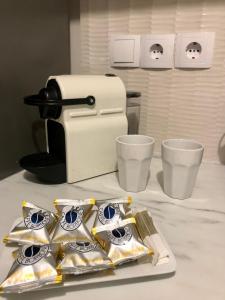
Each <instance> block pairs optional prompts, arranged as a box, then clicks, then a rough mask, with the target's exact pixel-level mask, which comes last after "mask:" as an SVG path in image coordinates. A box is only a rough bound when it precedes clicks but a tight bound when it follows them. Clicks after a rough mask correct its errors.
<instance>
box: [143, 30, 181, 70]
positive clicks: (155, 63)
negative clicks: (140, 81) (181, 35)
mask: <svg viewBox="0 0 225 300" xmlns="http://www.w3.org/2000/svg"><path fill="white" fill-rule="evenodd" d="M174 40H175V35H174V34H149V35H142V36H141V51H140V52H141V59H140V67H141V68H165V69H170V68H173V66H174Z"/></svg>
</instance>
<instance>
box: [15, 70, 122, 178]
mask: <svg viewBox="0 0 225 300" xmlns="http://www.w3.org/2000/svg"><path fill="white" fill-rule="evenodd" d="M24 102H25V104H28V105H34V106H37V107H38V108H39V113H40V117H41V118H42V119H45V127H46V140H47V151H46V152H42V153H35V154H31V155H28V156H25V157H23V158H22V159H21V160H20V165H21V166H22V167H23V168H24V169H26V170H27V171H29V172H31V173H33V174H36V175H37V177H38V178H39V179H40V180H41V181H44V182H50V183H62V182H68V183H72V182H77V181H80V180H83V179H87V178H91V177H94V176H98V175H102V174H105V173H109V172H113V171H115V170H116V147H115V138H116V137H117V136H119V135H123V134H127V130H128V128H127V127H128V125H127V118H126V90H125V87H124V84H123V82H122V81H121V79H120V78H119V77H117V76H115V75H113V74H106V75H103V76H99V75H90V76H88V75H61V76H51V77H49V78H48V80H47V83H46V86H45V88H43V89H41V90H40V91H39V93H38V94H37V95H31V96H28V97H25V98H24Z"/></svg>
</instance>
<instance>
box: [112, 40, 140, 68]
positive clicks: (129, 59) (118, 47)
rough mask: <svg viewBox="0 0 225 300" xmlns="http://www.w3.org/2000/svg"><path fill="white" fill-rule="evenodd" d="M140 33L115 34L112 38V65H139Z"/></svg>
mask: <svg viewBox="0 0 225 300" xmlns="http://www.w3.org/2000/svg"><path fill="white" fill-rule="evenodd" d="M139 56H140V35H114V36H111V38H110V64H111V66H112V67H139Z"/></svg>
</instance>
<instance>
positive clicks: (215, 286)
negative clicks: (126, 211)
mask: <svg viewBox="0 0 225 300" xmlns="http://www.w3.org/2000/svg"><path fill="white" fill-rule="evenodd" d="M151 173H152V174H151V179H150V182H149V184H148V187H147V190H146V191H144V192H141V193H138V194H133V197H134V199H135V200H136V201H138V202H139V203H141V204H143V205H144V206H147V207H149V209H150V211H151V212H152V215H153V218H154V219H155V220H156V221H157V223H158V224H159V226H160V229H161V231H162V233H163V235H164V236H165V238H166V240H167V242H168V243H169V245H170V247H171V249H172V251H173V252H174V254H175V256H176V260H177V272H176V274H175V276H173V277H169V278H164V279H160V280H149V279H145V280H144V281H143V280H139V281H138V282H137V281H130V282H126V283H125V284H122V285H119V284H118V283H117V284H115V283H114V284H110V283H107V285H106V284H98V285H94V286H93V285H91V286H88V287H87V286H85V287H82V288H77V287H76V288H69V289H65V288H60V289H53V290H48V291H40V292H36V293H32V294H31V293H28V294H26V295H25V294H23V295H16V296H12V295H9V296H2V297H1V299H10V300H11V299H12V300H14V299H18V300H20V299H24V300H26V299H30V298H32V300H36V299H40V300H41V299H54V300H58V299H60V300H61V299H67V300H72V299H85V300H89V299H90V300H93V299H98V300H103V299H104V300H105V299H107V300H111V299H122V298H126V299H127V298H129V300H133V299H137V298H139V299H143V300H144V299H151V300H157V299H160V300H163V299H168V300H170V299H171V300H174V299H182V300H186V299H188V300H190V299H191V300H195V299H201V298H204V300H224V299H225V284H224V282H225V166H222V165H217V164H212V163H204V164H202V166H201V169H200V172H199V176H198V180H197V184H196V187H195V190H194V193H193V197H192V198H190V199H187V200H174V199H171V198H169V197H167V196H166V195H165V194H164V193H163V192H162V189H161V186H160V184H159V182H161V161H160V160H159V159H153V161H152V164H151ZM121 195H126V192H124V191H123V190H122V189H121V188H120V187H119V185H118V182H117V178H116V174H115V173H112V174H108V175H105V176H100V177H97V178H94V179H91V180H86V181H83V182H79V183H77V184H73V185H69V184H62V185H43V184H40V183H38V182H37V181H36V180H35V179H34V178H33V177H32V176H28V174H27V173H25V172H20V173H18V174H15V175H13V176H11V177H8V178H6V179H4V180H2V181H1V182H0V196H1V202H0V203H1V210H0V237H2V236H3V235H4V234H5V233H6V232H7V231H8V230H9V228H10V226H11V224H12V223H13V220H14V219H15V218H17V217H18V216H19V215H20V212H21V201H22V200H27V201H30V202H34V203H36V204H39V205H40V206H43V207H46V208H49V209H51V208H52V201H53V200H54V199H55V198H59V197H62V198H81V199H82V198H85V197H90V196H93V197H96V199H104V198H110V197H114V196H121ZM2 248H3V244H2V243H1V245H0V251H1V250H2ZM0 269H1V267H0Z"/></svg>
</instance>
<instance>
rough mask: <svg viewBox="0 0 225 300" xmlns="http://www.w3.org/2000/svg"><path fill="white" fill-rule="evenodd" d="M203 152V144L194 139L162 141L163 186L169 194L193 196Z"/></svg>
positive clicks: (179, 197)
mask: <svg viewBox="0 0 225 300" xmlns="http://www.w3.org/2000/svg"><path fill="white" fill-rule="evenodd" d="M203 152H204V148H203V146H202V145H201V144H200V143H198V142H196V141H194V140H188V139H168V140H164V141H162V164H163V186H164V192H165V193H166V194H167V195H168V196H170V197H172V198H176V199H186V198H189V197H191V195H192V192H193V189H194V185H195V181H196V177H197V174H198V170H199V166H200V164H201V161H202V156H203Z"/></svg>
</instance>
